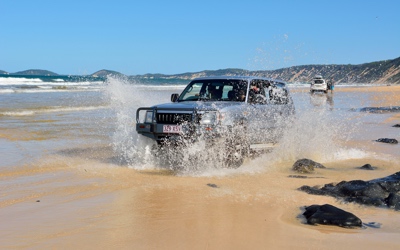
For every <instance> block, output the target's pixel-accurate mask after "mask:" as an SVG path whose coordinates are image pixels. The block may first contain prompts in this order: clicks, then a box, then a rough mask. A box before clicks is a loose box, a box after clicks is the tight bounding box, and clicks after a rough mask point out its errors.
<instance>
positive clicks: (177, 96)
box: [171, 94, 179, 102]
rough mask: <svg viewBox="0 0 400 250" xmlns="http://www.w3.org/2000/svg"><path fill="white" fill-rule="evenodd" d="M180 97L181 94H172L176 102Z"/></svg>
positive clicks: (172, 100) (172, 99) (173, 100)
mask: <svg viewBox="0 0 400 250" xmlns="http://www.w3.org/2000/svg"><path fill="white" fill-rule="evenodd" d="M178 98H179V94H172V95H171V102H176V101H177V100H178Z"/></svg>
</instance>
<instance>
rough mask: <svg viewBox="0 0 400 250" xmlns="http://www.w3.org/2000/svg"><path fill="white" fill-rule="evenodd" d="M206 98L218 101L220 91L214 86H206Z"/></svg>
mask: <svg viewBox="0 0 400 250" xmlns="http://www.w3.org/2000/svg"><path fill="white" fill-rule="evenodd" d="M207 92H208V98H210V99H220V98H221V95H222V93H221V91H220V90H219V89H217V88H216V87H215V86H214V85H208V87H207Z"/></svg>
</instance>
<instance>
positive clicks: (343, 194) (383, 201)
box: [299, 172, 400, 210]
mask: <svg viewBox="0 0 400 250" xmlns="http://www.w3.org/2000/svg"><path fill="white" fill-rule="evenodd" d="M299 190H301V191H304V192H306V193H308V194H313V195H328V196H333V197H335V198H339V199H343V200H344V201H346V202H356V203H360V204H363V205H370V206H386V207H389V208H393V209H396V210H400V196H399V195H397V193H398V192H399V191H400V172H397V173H395V174H392V175H389V176H387V177H384V178H379V179H373V180H370V181H363V180H352V181H342V182H339V183H337V184H333V183H330V184H325V185H324V186H323V187H321V188H318V187H310V186H302V187H300V188H299Z"/></svg>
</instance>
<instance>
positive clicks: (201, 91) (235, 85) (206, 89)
mask: <svg viewBox="0 0 400 250" xmlns="http://www.w3.org/2000/svg"><path fill="white" fill-rule="evenodd" d="M246 92H247V81H245V80H228V79H211V80H210V79H207V80H195V81H192V82H191V83H190V84H189V85H188V86H187V87H186V88H185V89H184V90H183V92H182V93H181V95H180V96H179V98H178V102H184V101H200V100H201V101H235V102H244V101H245V99H246Z"/></svg>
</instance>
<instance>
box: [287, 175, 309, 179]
mask: <svg viewBox="0 0 400 250" xmlns="http://www.w3.org/2000/svg"><path fill="white" fill-rule="evenodd" d="M288 177H289V178H299V179H306V178H307V176H305V175H289V176H288Z"/></svg>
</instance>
